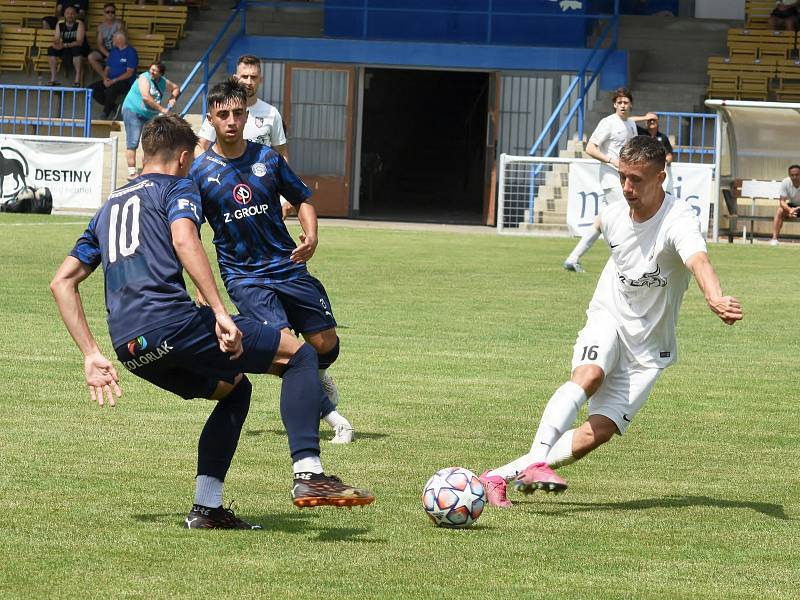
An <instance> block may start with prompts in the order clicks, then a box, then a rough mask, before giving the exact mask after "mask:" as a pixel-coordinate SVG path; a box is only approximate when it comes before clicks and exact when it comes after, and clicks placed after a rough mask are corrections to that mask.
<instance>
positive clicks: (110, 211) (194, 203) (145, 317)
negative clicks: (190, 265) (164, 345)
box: [70, 174, 203, 347]
mask: <svg viewBox="0 0 800 600" xmlns="http://www.w3.org/2000/svg"><path fill="white" fill-rule="evenodd" d="M178 219H190V220H191V221H192V222H193V223H194V224H195V225H196V226H197V227H198V229H199V227H200V224H201V223H202V222H203V213H202V207H201V205H200V196H199V195H198V193H197V188H196V187H195V185H194V183H192V181H191V180H189V179H186V178H181V177H175V176H172V175H160V174H148V175H142V176H141V177H139V178H138V179H136V180H135V181H133V182H132V183H130V184H128V185H126V186H125V187H123V188H120V189H118V190H116V191H115V192H113V193H112V194H111V195H110V196H109V197H108V201H107V202H106V203H105V205H104V206H103V207H102V208H101V209H100V210H99V211H97V214H95V216H94V218H92V220H91V221H90V222H89V226H88V227H87V228H86V231H85V232H84V233H83V235H82V236H81V237H80V238H79V239H78V241H77V242H76V244H75V247H74V248H73V249H72V252H70V256H74V257H75V258H77V259H78V260H79V261H81V262H82V263H83V264H85V265H87V266H89V267H91V268H92V269H94V268H96V267H97V265H99V264H101V263H102V265H103V272H104V274H105V294H106V310H107V312H108V331H109V333H110V334H111V340H112V342H113V344H114V347H117V346H118V345H120V344H123V343H125V342H127V341H129V340H131V339H133V338H135V337H137V336H139V335H141V334H143V333H146V332H148V331H153V330H154V329H157V328H158V327H161V326H164V325H167V324H169V323H177V322H179V321H182V320H184V319H187V318H188V317H191V316H192V315H193V314H194V311H195V306H194V303H193V302H192V299H191V298H190V297H189V294H188V292H187V291H186V284H185V282H184V280H183V265H182V264H181V262H180V260H178V257H177V256H176V254H175V249H174V248H173V246H172V234H171V231H170V224H171V223H172V222H173V221H177V220H178Z"/></svg>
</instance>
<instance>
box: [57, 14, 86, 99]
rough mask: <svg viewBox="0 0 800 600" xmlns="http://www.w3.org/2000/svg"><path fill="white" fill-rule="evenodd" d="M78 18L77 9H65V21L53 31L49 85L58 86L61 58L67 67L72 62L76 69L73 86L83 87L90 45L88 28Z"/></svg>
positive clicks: (58, 24)
mask: <svg viewBox="0 0 800 600" xmlns="http://www.w3.org/2000/svg"><path fill="white" fill-rule="evenodd" d="M77 18H78V12H77V11H76V10H75V7H74V6H67V7H66V8H65V9H64V20H63V21H61V22H60V23H57V24H56V28H55V29H54V30H53V45H52V46H51V47H50V48H48V49H47V62H48V63H49V64H50V82H49V83H48V84H47V85H55V84H56V71H57V70H58V59H59V58H60V59H61V61H62V62H63V63H64V64H65V65H66V64H67V63H68V62H69V61H71V62H72V65H73V66H74V67H75V81H74V82H73V84H72V85H74V86H75V87H78V86H80V85H81V78H82V75H83V59H84V58H86V56H87V55H88V54H89V44H88V43H87V42H86V27H85V26H84V24H83V23H82V22H81V21H78V20H77Z"/></svg>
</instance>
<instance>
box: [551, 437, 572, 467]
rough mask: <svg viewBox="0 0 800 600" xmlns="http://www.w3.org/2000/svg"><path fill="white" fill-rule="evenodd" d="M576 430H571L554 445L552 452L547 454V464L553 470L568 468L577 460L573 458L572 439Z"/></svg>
mask: <svg viewBox="0 0 800 600" xmlns="http://www.w3.org/2000/svg"><path fill="white" fill-rule="evenodd" d="M574 434H575V430H574V429H570V430H569V431H567V432H566V433H565V434H564V435H562V436H561V437H560V438H558V441H557V442H556V443H555V444H553V448H552V450H550V452H548V453H547V464H548V466H550V467H551V468H553V469H557V468H559V467H566V466H567V465H571V464H572V463H574V462H575V461H576V460H578V459H577V458H575V457H574V456H572V437H573V435H574Z"/></svg>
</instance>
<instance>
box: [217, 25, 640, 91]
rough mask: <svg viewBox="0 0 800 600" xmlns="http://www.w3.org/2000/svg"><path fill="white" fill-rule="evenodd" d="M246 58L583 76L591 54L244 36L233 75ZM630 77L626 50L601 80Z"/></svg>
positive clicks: (606, 84) (610, 83)
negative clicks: (243, 58) (241, 59)
mask: <svg viewBox="0 0 800 600" xmlns="http://www.w3.org/2000/svg"><path fill="white" fill-rule="evenodd" d="M242 54H255V55H256V56H260V57H263V58H264V59H265V60H276V61H302V62H315V63H343V64H349V65H365V66H397V67H424V68H433V69H473V70H481V71H509V70H512V71H513V70H523V71H571V72H578V71H580V70H581V68H583V66H584V65H585V64H586V61H587V60H588V58H589V54H590V51H589V50H588V49H585V48H542V47H529V48H520V47H518V46H487V45H485V44H435V43H430V42H382V41H370V40H337V39H320V38H295V37H267V36H253V35H250V36H246V37H243V38H240V39H239V40H238V41H237V42H236V44H235V45H234V47H233V48H232V50H231V52H230V53H229V54H228V57H229V61H230V63H231V64H229V65H228V67H229V69H230V70H231V71H233V66H234V65H233V64H232V63H233V62H235V60H236V57H237V56H240V55H242ZM595 58H597V57H595ZM627 73H628V55H627V52H625V51H615V52H613V53H612V54H611V56H610V57H609V59H608V61H607V63H606V67H605V70H604V72H603V75H602V76H601V78H600V87H601V88H602V89H603V90H612V89H614V88H617V87H619V86H621V85H627V83H628V77H627Z"/></svg>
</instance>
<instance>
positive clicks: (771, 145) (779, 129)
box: [705, 99, 800, 239]
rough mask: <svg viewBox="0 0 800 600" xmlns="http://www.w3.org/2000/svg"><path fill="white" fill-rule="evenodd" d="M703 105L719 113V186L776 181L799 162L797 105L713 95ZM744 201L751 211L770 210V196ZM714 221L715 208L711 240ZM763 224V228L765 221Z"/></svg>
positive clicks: (768, 212)
mask: <svg viewBox="0 0 800 600" xmlns="http://www.w3.org/2000/svg"><path fill="white" fill-rule="evenodd" d="M705 104H706V106H707V107H708V108H709V109H711V110H714V111H716V112H717V115H718V118H717V125H716V128H717V131H716V135H715V138H716V140H715V144H716V156H717V159H716V161H717V162H716V171H717V173H718V174H719V176H718V177H717V178H716V180H717V182H718V185H719V187H720V188H726V187H727V188H729V187H731V186H732V184H733V186H734V187H736V186H740V185H741V182H742V181H764V182H769V181H781V180H782V179H783V178H784V177H786V171H787V168H788V167H789V165H792V164H800V147H798V144H797V132H798V131H800V103H795V102H756V101H745V100H714V99H712V100H706V103H705ZM717 197H719V194H718V195H717ZM749 200H752V205H751V206H750V207H749V209H750V210H751V211H752V212H753V213H755V214H762V215H763V216H770V215H772V214H774V210H775V206H776V203H775V199H774V198H768V197H763V198H760V197H753V198H750V199H749ZM719 222H720V211H717V214H716V218H715V236H714V237H715V239H716V237H717V235H716V234H717V232H718V229H719ZM788 225H790V224H788V223H787V224H786V226H788ZM763 227H766V228H767V229H768V224H767V225H765V226H763Z"/></svg>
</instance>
